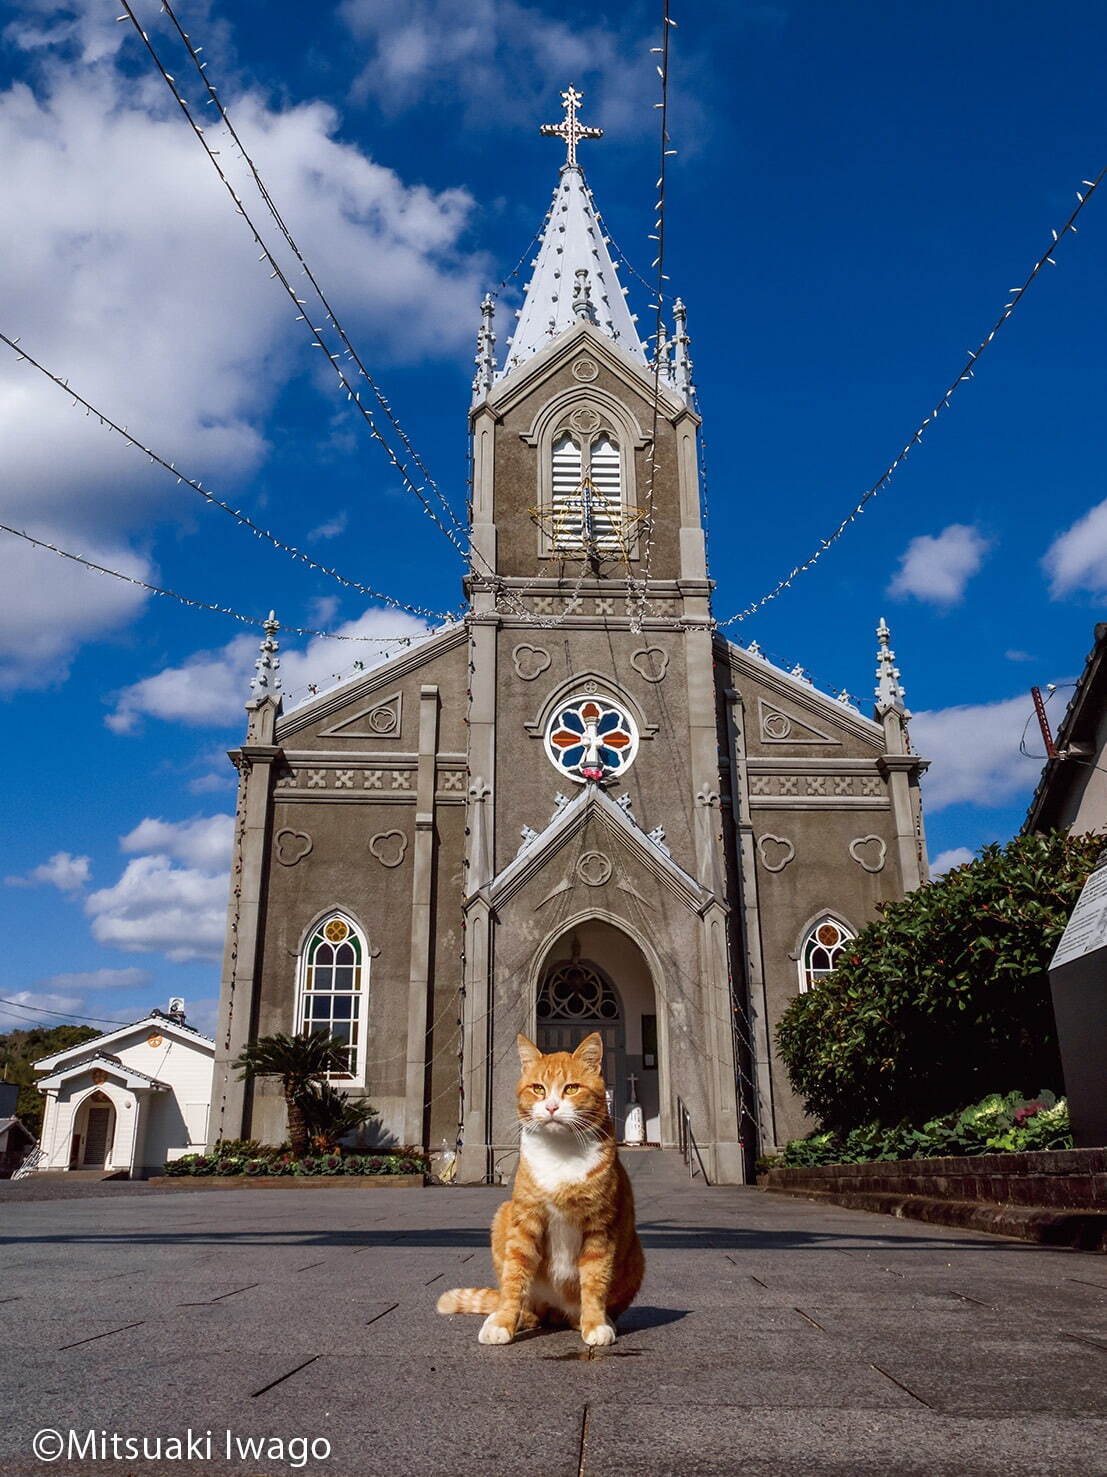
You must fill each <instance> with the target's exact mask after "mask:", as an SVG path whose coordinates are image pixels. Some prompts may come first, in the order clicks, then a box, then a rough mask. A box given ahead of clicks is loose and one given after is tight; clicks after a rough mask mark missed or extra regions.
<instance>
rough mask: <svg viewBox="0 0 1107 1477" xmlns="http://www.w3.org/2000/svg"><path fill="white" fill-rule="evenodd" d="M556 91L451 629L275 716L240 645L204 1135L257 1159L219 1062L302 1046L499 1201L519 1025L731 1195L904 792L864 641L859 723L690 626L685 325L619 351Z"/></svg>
mask: <svg viewBox="0 0 1107 1477" xmlns="http://www.w3.org/2000/svg"><path fill="white" fill-rule="evenodd" d="M563 98H564V101H565V112H566V117H565V120H564V121H563V122H562V123H559V124H557V125H556V126H554V125H547V126H546V127H545V128H544V129H543V132H545V133H553V134H555V135H556V136H557V137H558V138H560V139H561V140H562V141H563V142H564V144H565V146H566V149H567V158H566V161H565V163H564V164H563V165H562V167H561V170H560V174H559V177H558V180H557V185H556V189H555V191H554V196H553V203H552V206H551V208H550V211H549V214H548V215H547V217H546V219H545V222H544V224H543V227H542V230H541V233H540V237H539V245H538V250H537V254H536V256H535V259H534V261H533V263H532V275H531V278H530V281H529V282H528V283H527V284H526V287H525V293H524V300H523V304H522V307H521V309H520V310H519V312H518V314H517V315H516V319H515V322H514V324H513V326H512V329H511V335H510V337H508V338H507V339H506V343H505V344H504V349H503V352H502V353H498V352H497V348H496V340H497V328H498V325H497V323H496V320H495V314H494V306H493V302H492V300H491V299H490V298H486V299H485V302H484V304H483V305H482V317H481V325H480V331H479V335H478V353H477V361H476V362H477V372H476V377H475V380H474V385H473V398H472V404H471V405H470V407H469V422H470V433H471V438H472V442H471V446H472V473H473V482H472V494H471V504H470V528H469V539H470V545H471V558H470V572H469V575H468V577H467V579H466V581H465V595H466V610H465V614H464V617H463V618H462V619H460V620H458V621H457V622H455V623H453V624H450V625H447V626H444V627H442V628H440V629H439V630H437V631H436V632H434V633H433V634H432V635H430V636H429V637H428V638H427V639H425V640H423V641H422V642H420V643H419V644H418V645H415V646H413V647H412V648H411V649H409V650H405V651H403V652H401V653H400V654H399V655H396V656H393V657H392V658H390V659H389V660H387V661H386V662H384V663H383V664H381V665H379V666H376V667H374V668H372V669H371V670H367V671H364V672H360V673H358V674H357V676H355V677H354V678H352V679H349V680H346V681H344V682H341V683H340V684H338V685H337V686H335V687H333V688H331V689H330V690H328V691H325V692H320V693H318V694H317V695H314V696H312V697H311V698H310V699H309V700H308V701H305V702H302V703H300V704H298V705H297V706H295V707H294V708H291V709H290V710H289V711H284V709H283V704H282V698H281V691H280V677H279V670H278V669H279V657H278V655H277V641H276V634H277V625H276V622H275V620H274V621H272V622H271V624H270V626H269V628H268V629H267V634H266V639H265V640H264V641H263V643H262V647H261V652H260V654H259V657H258V661H257V675H256V677H255V679H254V681H253V683H252V684H251V696H250V700H249V701H248V703H247V705H246V709H247V729H246V735H245V739H244V742H243V743H242V745H241V747H240V748H238V749H236V750H235V751H234V752H233V753H232V755H231V758H232V759H233V761H234V763H235V765H236V767H237V770H238V775H239V788H238V802H237V809H236V818H235V832H234V852H233V860H232V873H231V895H230V903H229V911H228V920H227V931H226V949H225V958H224V966H223V974H222V982H221V998H220V1012H219V1022H218V1029H217V1033H216V1034H217V1044H216V1062H215V1079H214V1084H213V1094H212V1107H211V1120H210V1123H211V1127H210V1130H209V1132H210V1134H211V1137H212V1139H213V1140H216V1139H219V1138H237V1137H255V1138H259V1139H262V1140H265V1141H269V1142H279V1141H281V1140H282V1139H283V1138H284V1137H285V1133H286V1129H285V1121H284V1106H283V1101H282V1099H281V1097H280V1095H279V1092H278V1091H277V1089H276V1085H275V1084H272V1083H266V1082H259V1083H257V1084H254V1085H250V1084H246V1083H243V1082H240V1081H239V1080H238V1077H237V1074H236V1072H235V1071H234V1069H233V1067H232V1065H231V1064H232V1062H233V1060H234V1058H235V1057H236V1056H237V1055H238V1053H239V1052H240V1051H241V1050H242V1049H243V1047H244V1046H245V1045H246V1044H247V1042H248V1041H250V1040H252V1039H254V1038H255V1037H257V1036H264V1035H270V1034H272V1033H274V1032H285V1033H291V1032H295V1031H301V1030H317V1029H325V1030H328V1031H330V1032H333V1033H334V1034H336V1035H338V1036H340V1037H341V1038H342V1039H343V1040H344V1041H345V1042H347V1043H348V1056H349V1062H348V1069H347V1070H346V1071H345V1072H344V1073H342V1074H340V1077H339V1078H338V1079H337V1081H336V1085H338V1086H340V1087H342V1088H343V1089H344V1090H346V1091H347V1092H349V1093H350V1094H351V1095H352V1096H366V1097H368V1099H369V1100H370V1102H371V1103H372V1104H373V1105H374V1106H375V1107H376V1109H377V1110H378V1112H379V1114H380V1123H381V1130H382V1133H383V1134H384V1135H385V1136H386V1137H387V1138H388V1139H390V1140H391V1141H392V1142H396V1143H402V1144H420V1145H424V1146H426V1147H427V1148H428V1149H429V1150H430V1151H432V1152H433V1151H436V1150H441V1149H443V1148H448V1149H454V1148H455V1146H456V1148H457V1150H458V1153H459V1158H458V1161H457V1164H458V1169H457V1178H458V1179H459V1180H461V1181H464V1182H470V1183H475V1182H483V1181H496V1180H499V1179H501V1178H503V1177H504V1176H506V1175H507V1174H509V1173H510V1171H511V1169H512V1167H513V1163H514V1155H515V1151H516V1138H517V1130H516V1126H515V1098H514V1086H515V1082H516V1078H517V1075H518V1057H517V1053H516V1049H515V1038H516V1035H517V1033H518V1032H520V1031H521V1032H523V1033H524V1034H526V1035H527V1036H529V1037H530V1038H531V1039H532V1040H535V1041H536V1042H537V1043H538V1044H539V1046H540V1047H542V1048H544V1049H546V1050H556V1049H559V1048H561V1047H563V1046H572V1045H575V1044H576V1042H577V1041H579V1040H580V1039H581V1038H582V1037H583V1036H584V1035H586V1034H588V1033H589V1032H591V1031H599V1032H600V1033H601V1035H602V1036H603V1039H604V1042H605V1045H606V1052H605V1076H606V1078H607V1082H608V1084H609V1087H610V1090H611V1094H610V1095H611V1100H612V1111H613V1117H614V1120H615V1124H616V1130H617V1132H618V1134H619V1135H620V1136H623V1134H624V1132H625V1131H626V1130H627V1128H628V1125H629V1124H630V1123H631V1122H633V1124H634V1126H635V1129H636V1131H639V1130H640V1127H644V1131H645V1138H646V1140H647V1142H648V1143H651V1144H657V1145H661V1146H672V1145H674V1144H676V1143H678V1142H681V1141H684V1140H686V1139H687V1137H688V1136H689V1135H690V1136H691V1138H692V1139H693V1140H694V1143H695V1145H696V1148H697V1149H698V1152H699V1155H700V1159H701V1161H702V1164H703V1166H704V1169H705V1171H706V1174H707V1177H708V1179H709V1180H710V1181H712V1182H715V1183H731V1184H733V1183H743V1182H746V1181H748V1180H749V1179H750V1178H751V1176H752V1172H753V1163H754V1160H755V1159H756V1157H757V1156H758V1155H759V1154H763V1153H771V1152H773V1151H774V1150H775V1149H776V1148H777V1147H778V1146H779V1145H781V1144H783V1143H784V1142H785V1141H786V1140H788V1139H789V1138H792V1137H795V1136H797V1135H800V1134H803V1133H804V1132H806V1131H808V1129H809V1126H810V1125H809V1124H808V1123H807V1121H806V1119H805V1117H804V1114H803V1111H802V1106H801V1104H800V1103H799V1102H798V1101H797V1100H796V1098H795V1097H794V1095H793V1093H792V1091H791V1089H790V1086H789V1083H788V1080H787V1076H786V1074H785V1072H784V1069H783V1066H782V1064H781V1062H780V1060H779V1057H778V1055H777V1052H776V1048H775V1044H774V1031H775V1027H776V1024H777V1022H778V1021H779V1019H780V1016H781V1015H782V1013H783V1011H784V1010H785V1009H786V1008H787V1006H788V1004H789V1002H790V1001H791V1000H792V999H793V998H794V997H795V996H796V994H797V993H798V992H800V991H803V990H808V989H811V988H815V987H817V984H818V981H819V979H820V977H821V976H823V975H825V974H826V973H827V972H829V971H830V970H832V969H833V968H834V964H835V961H836V959H837V958H838V956H839V954H840V953H841V952H842V950H843V949H848V947H849V941H850V939H851V938H852V937H853V936H854V935H855V934H856V932H857V931H858V930H859V929H860V928H861V927H863V926H864V925H865V924H866V923H868V922H869V921H871V920H872V919H873V918H874V917H875V916H876V910H877V906H878V904H879V903H880V902H881V901H882V900H885V899H889V898H898V897H901V896H903V894H904V893H905V892H907V891H909V890H910V889H912V888H915V887H917V886H919V885H920V883H921V882H923V881H925V880H926V877H927V862H926V850H925V841H924V836H923V825H922V811H921V805H920V797H919V777H920V774H921V772H922V771H923V770H924V769H925V767H926V766H925V761H924V760H922V759H921V758H920V757H919V756H917V755H916V754H915V753H914V752H913V751H912V748H911V744H910V740H909V735H908V717H909V715H908V713H907V710H906V708H905V706H904V693H903V688H902V686H901V685H900V680H899V671H898V670H897V668H896V666H895V658H894V653H893V652H892V651H891V650H890V646H889V633H888V630H887V627H886V626H885V625H884V622H883V621H881V623H880V626H879V629H878V632H877V636H878V651H877V677H878V685H877V688H876V699H877V700H876V705H875V708H874V709H873V712H872V716H871V717H870V716H866V715H865V714H863V713H862V712H860V711H859V709H858V708H857V707H855V706H854V705H853V704H852V703H851V702H850V701H849V699H848V697H847V696H846V695H844V694H843V695H841V696H838V697H834V696H829V695H826V694H824V693H822V692H820V691H818V690H817V689H816V688H815V687H814V686H813V684H812V683H811V682H810V681H809V680H808V679H807V678H806V677H805V676H804V674H803V672H802V670H801V669H799V668H797V669H795V670H793V671H791V672H789V671H785V670H783V669H782V668H780V667H778V666H776V665H774V664H773V663H772V662H770V661H768V660H767V659H766V658H765V657H764V656H763V655H762V654H761V653H760V651H759V649H758V647H757V644H756V643H753V644H751V645H749V646H748V647H742V646H740V645H737V644H735V643H734V642H732V641H730V640H728V639H726V638H725V637H724V635H723V633H722V632H721V631H720V630H719V629H717V628H716V626H715V623H714V621H713V618H712V604H711V597H712V584H711V581H710V580H709V578H708V575H707V564H706V554H705V537H704V523H703V508H702V500H701V484H700V473H699V459H698V433H699V426H700V417H699V415H698V413H697V409H696V398H695V393H694V388H693V380H692V363H691V358H690V353H689V337H688V333H687V317H686V312H685V309H684V306H683V304H682V303H681V302H680V300H679V299H677V300H676V301H675V302H674V303H672V305H671V311H672V331H671V335H670V336H668V337H666V338H665V339H664V340H663V341H662V342H661V343H659V344H647V343H644V342H643V341H642V339H641V337H640V335H639V331H638V330H637V328H636V326H635V320H634V318H633V317H632V315H631V313H630V310H629V307H628V305H627V301H626V289H625V288H623V287H622V286H621V285H620V282H619V277H618V273H617V270H616V267H615V264H614V262H613V260H612V255H611V252H610V251H609V245H610V243H609V242H608V241H607V239H606V238H605V234H604V228H603V225H602V223H601V219H600V217H599V215H598V212H597V208H596V204H595V201H594V200H593V197H592V194H591V192H590V190H589V187H588V185H587V183H586V181H585V177H584V173H583V171H582V169H581V167H580V164H579V163H578V161H577V147H578V144H579V142H580V140H581V139H582V138H592V137H597V136H598V134H599V130H597V129H591V128H587V127H584V126H583V125H581V124H580V123H579V122H578V120H577V116H576V106H577V104H578V103H579V101H580V95H579V94H578V93H576V92H574V91H573V90H572V89H570V90H569V91H568V92H567V93H565V94H563ZM499 331H500V332H501V333H502V329H500V330H499ZM458 409H459V413H460V407H459V408H458ZM635 1107H637V1109H638V1110H639V1111H633V1112H632V1111H631V1110H632V1109H634V1108H635Z"/></svg>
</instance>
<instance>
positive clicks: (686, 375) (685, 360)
mask: <svg viewBox="0 0 1107 1477" xmlns="http://www.w3.org/2000/svg"><path fill="white" fill-rule="evenodd" d="M691 342H692V341H691V339H690V338H689V337H688V309H687V308H686V307H685V306H684V303H683V301H682V300H681V299H680V298H679V297H678V298H677V300H676V302H675V303H674V304H673V386H674V388H675V389H676V390H677V391H678V392H679V393H680V394H681V395H683V396H684V398H685V400H691V398H692V396H693V395H694V394H695V393H696V387H695V386H694V385H693V383H692V360H691V358H690V356H689V354H688V345H689V344H690V343H691Z"/></svg>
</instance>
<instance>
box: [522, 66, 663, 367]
mask: <svg viewBox="0 0 1107 1477" xmlns="http://www.w3.org/2000/svg"><path fill="white" fill-rule="evenodd" d="M561 97H562V100H563V106H564V108H565V117H564V119H563V120H562V122H560V123H544V124H543V125H542V128H541V132H542V133H543V134H545V135H546V136H548V137H554V138H559V139H561V140H562V141H563V142H564V144H565V150H566V158H565V163H564V164H563V165H562V166H561V178H560V179H559V180H558V184H557V189H556V190H555V191H554V198H553V204H552V206H551V207H550V212H549V214H548V215H547V217H546V220H545V222H544V225H543V229H542V236H541V241H540V243H539V247H538V255H537V256H536V257H535V259H534V261H533V262H532V263H531V265H532V267H533V268H534V272H533V275H532V277H531V280H530V281H529V282H528V283H527V285H526V289H525V297H524V299H523V306H522V308H521V309H520V310H519V315H518V316H519V321H518V323H517V324H516V327H515V333H514V335H513V336H512V337H511V338H510V339H508V350H507V362H506V363H505V365H504V369H503V373H504V374H510V373H511V371H512V370H513V369H514V368H516V366H517V365H519V364H522V363H523V362H524V360H526V359H529V358H531V357H532V355H534V354H537V353H538V352H539V350H540V349H544V348H545V346H546V345H547V344H548V343H549V342H550V341H551V339H553V338H556V337H557V335H558V334H560V333H563V332H564V331H565V330H566V329H567V328H572V326H573V325H574V324H575V323H577V322H579V321H581V320H585V321H588V322H591V323H594V324H595V326H596V327H597V328H598V329H599V330H600V332H601V333H603V334H606V336H607V337H608V338H610V339H613V340H614V341H615V343H617V344H618V345H619V347H620V348H621V349H623V350H624V351H625V352H626V353H628V354H630V355H632V356H633V357H634V358H635V359H637V360H638V361H639V362H640V363H642V364H644V363H645V362H646V356H645V353H644V351H643V348H642V344H641V343H640V341H639V338H638V332H637V330H636V329H635V326H634V319H633V318H632V317H631V313H630V309H629V308H628V307H627V304H626V298H625V294H624V292H623V289H622V287H621V286H620V285H619V278H618V273H617V272H616V269H615V264H614V262H613V261H612V260H611V255H610V253H609V252H608V249H607V248H608V241H607V238H606V237H605V236H604V233H603V227H602V225H601V224H600V219H599V215H598V213H597V211H596V202H595V201H594V200H593V198H592V192H591V190H589V188H588V185H587V182H586V181H585V178H584V171H583V170H582V169H581V167H580V165H579V164H578V163H577V145H578V144H579V142H580V141H581V139H588V138H600V137H602V134H603V130H602V129H601V128H592V127H589V126H587V125H585V124H582V123H581V122H580V121H579V120H578V118H577V107H578V105H579V103H580V102H581V94H580V93H579V92H577V91H576V89H575V88H573V87H570V88H568V89H567V90H566V91H565V92H563V93H562V94H561ZM582 274H583V275H582Z"/></svg>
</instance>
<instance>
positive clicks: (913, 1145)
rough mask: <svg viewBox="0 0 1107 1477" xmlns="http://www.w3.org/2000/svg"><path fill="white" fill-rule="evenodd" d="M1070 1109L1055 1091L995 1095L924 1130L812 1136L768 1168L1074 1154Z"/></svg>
mask: <svg viewBox="0 0 1107 1477" xmlns="http://www.w3.org/2000/svg"><path fill="white" fill-rule="evenodd" d="M1072 1146H1073V1144H1072V1133H1071V1131H1070V1128H1069V1110H1068V1105H1067V1104H1066V1102H1065V1100H1064V1098H1062V1099H1061V1101H1060V1102H1058V1101H1057V1100H1056V1099H1055V1098H1054V1096H1053V1094H1052V1093H1051V1092H1040V1093H1039V1094H1038V1096H1037V1097H1036V1098H1030V1099H1027V1098H1026V1097H1024V1096H1023V1094H1022V1093H1020V1092H1009V1093H1007V1095H1006V1096H1003V1095H1002V1094H1000V1093H998V1092H995V1093H992V1095H991V1096H990V1097H986V1098H985V1099H984V1100H983V1102H979V1103H974V1104H973V1105H972V1107H969V1108H964V1109H962V1111H961V1112H960V1113H947V1114H946V1115H945V1117H943V1118H931V1119H930V1121H929V1122H927V1123H924V1124H923V1125H922V1127H921V1128H912V1127H911V1126H910V1125H909V1124H906V1123H901V1124H898V1125H897V1126H896V1127H894V1128H886V1127H882V1126H881V1125H880V1124H878V1123H867V1124H864V1125H863V1126H862V1127H860V1128H854V1129H852V1130H851V1131H850V1132H849V1133H847V1134H838V1133H833V1132H826V1133H813V1134H810V1135H809V1136H808V1137H807V1138H805V1139H793V1140H792V1142H791V1143H790V1144H788V1145H787V1146H786V1147H785V1150H784V1153H783V1154H782V1155H780V1156H779V1158H777V1159H775V1160H772V1161H766V1165H765V1167H772V1165H781V1166H785V1167H787V1168H802V1167H804V1166H808V1165H818V1164H869V1163H872V1162H873V1161H874V1160H885V1159H940V1158H944V1157H948V1156H955V1155H966V1154H1009V1153H1024V1152H1027V1151H1029V1150H1031V1149H1071V1148H1072Z"/></svg>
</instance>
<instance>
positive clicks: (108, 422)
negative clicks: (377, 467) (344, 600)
mask: <svg viewBox="0 0 1107 1477" xmlns="http://www.w3.org/2000/svg"><path fill="white" fill-rule="evenodd" d="M0 343H5V344H7V346H8V348H9V349H13V350H14V351H15V353H16V354H17V355H18V356H19V357H20V358H21V359H23V360H25V361H26V362H27V363H28V364H29V365H31V367H32V368H33V369H37V370H38V372H39V374H41V375H44V376H45V377H46V378H47V379H48V380H50V381H51V382H52V383H53V384H55V385H57V387H58V389H59V390H64V391H65V393H66V394H67V395H69V396H71V397H72V399H73V403H74V405H83V406H84V408H85V413H86V415H94V416H95V417H96V419H97V420H98V421H99V422H100V424H101V425H102V426H107V427H108V428H109V430H112V431H115V432H116V434H117V435H119V436H122V437H123V439H124V440H125V441H127V442H128V443H129V444H130V445H131V446H133V447H134V448H135V450H136V451H141V452H142V453H143V455H144V456H147V457H149V459H150V461H152V462H156V463H157V465H158V466H159V467H163V468H164V469H165V471H167V472H170V473H172V475H173V476H174V477H176V479H177V481H178V483H184V484H185V485H186V486H188V487H191V488H192V490H193V491H194V492H198V493H199V494H200V496H201V497H202V498H203V499H204V501H205V502H208V503H210V504H211V505H212V506H213V507H215V508H220V509H222V511H223V512H224V513H229V514H230V516H231V517H232V518H233V519H234V520H235V521H236V522H237V523H240V524H241V525H242V526H243V528H248V529H249V530H250V532H251V533H252V534H254V535H255V536H256V537H257V538H260V539H265V540H266V541H267V542H268V543H270V544H272V545H273V547H274V548H275V549H280V550H281V551H282V553H285V554H290V555H291V556H292V558H293V559H298V560H299V561H300V562H301V563H302V564H306V565H307V566H308V567H309V568H310V569H314V570H317V571H318V572H319V573H320V574H325V575H327V576H328V577H329V578H330V579H333V580H337V582H338V583H339V584H340V585H345V587H346V588H347V589H348V590H356V591H357V592H358V593H359V594H361V595H365V596H367V597H368V598H369V599H370V600H379V601H381V602H382V603H383V604H385V605H390V606H392V607H393V609H395V610H404V611H407V613H408V614H409V615H416V616H421V617H425V618H427V619H429V620H448V619H450V618H451V617H449V616H448V615H445V614H444V613H443V612H441V611H436V610H428V609H426V608H425V607H423V606H421V605H408V604H407V603H406V602H405V601H403V600H397V599H395V598H394V597H393V596H392V595H385V594H383V593H382V592H381V591H380V590H374V589H372V588H371V587H370V586H369V585H363V584H362V583H361V582H360V581H359V580H353V579H349V578H347V576H346V575H343V574H339V572H338V570H337V569H331V568H329V567H328V566H327V565H325V564H320V563H318V562H317V561H316V560H315V559H313V558H312V557H311V556H310V554H305V553H304V552H303V550H302V549H297V548H296V547H295V546H294V545H292V544H286V543H285V542H284V540H283V539H279V538H277V536H276V534H273V533H270V531H269V530H268V529H267V528H261V527H259V525H258V524H256V523H255V522H254V521H253V519H252V518H250V517H249V516H248V515H247V514H245V513H243V512H240V511H239V509H238V508H233V507H231V505H230V503H227V502H224V501H223V499H222V498H219V497H216V495H215V493H213V492H209V491H208V489H207V488H206V487H203V486H201V484H200V483H199V482H198V481H196V480H195V479H194V478H192V477H189V476H187V475H186V474H185V473H184V472H181V471H178V469H177V467H176V466H174V464H173V463H172V462H169V461H166V459H165V458H164V457H163V456H159V455H158V453H157V452H156V451H152V450H151V448H150V447H149V446H146V445H145V444H144V443H143V442H141V441H140V440H139V439H138V437H137V436H132V435H131V433H130V431H128V429H127V427H126V426H121V425H119V424H118V423H117V422H116V421H113V420H112V418H111V416H109V415H107V414H106V413H105V412H104V411H102V410H98V409H97V408H96V406H95V405H93V404H92V402H91V401H90V400H86V399H85V397H84V396H83V395H81V394H80V393H79V392H78V391H77V390H75V389H73V387H72V385H71V384H70V383H69V381H68V380H67V379H63V378H62V377H61V375H57V374H55V373H54V372H53V370H50V369H47V368H46V366H45V365H44V364H40V363H39V361H38V360H37V359H35V358H33V357H32V356H31V355H30V354H29V353H28V352H27V350H26V349H23V348H20V347H19V345H20V340H19V339H18V338H14V339H13V338H9V337H8V335H7V334H6V333H0Z"/></svg>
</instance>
